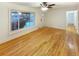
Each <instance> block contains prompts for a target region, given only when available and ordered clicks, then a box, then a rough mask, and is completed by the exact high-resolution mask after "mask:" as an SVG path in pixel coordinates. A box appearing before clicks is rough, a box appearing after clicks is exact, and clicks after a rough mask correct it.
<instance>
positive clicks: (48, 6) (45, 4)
mask: <svg viewBox="0 0 79 59" xmlns="http://www.w3.org/2000/svg"><path fill="white" fill-rule="evenodd" d="M40 5H41V7H46V8H52V6H55V4H48V2H42V3H41V4H40Z"/></svg>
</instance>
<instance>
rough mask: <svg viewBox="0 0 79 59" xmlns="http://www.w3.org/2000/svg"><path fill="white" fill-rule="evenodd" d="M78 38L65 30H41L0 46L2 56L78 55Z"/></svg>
mask: <svg viewBox="0 0 79 59" xmlns="http://www.w3.org/2000/svg"><path fill="white" fill-rule="evenodd" d="M78 45H79V36H78V35H77V34H73V33H71V32H66V31H65V30H60V29H55V28H47V27H46V28H41V29H39V30H36V31H34V32H31V33H29V34H26V35H24V36H21V37H19V38H16V39H14V40H11V41H8V42H6V43H3V44H1V45H0V55H1V56H2V55H3V56H69V55H79V46H78Z"/></svg>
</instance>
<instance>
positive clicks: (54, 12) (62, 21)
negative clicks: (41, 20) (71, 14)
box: [45, 7, 76, 29]
mask: <svg viewBox="0 0 79 59" xmlns="http://www.w3.org/2000/svg"><path fill="white" fill-rule="evenodd" d="M69 10H76V7H62V8H52V9H50V10H49V11H48V12H47V14H46V20H45V26H48V27H55V28H59V29H65V28H66V11H69Z"/></svg>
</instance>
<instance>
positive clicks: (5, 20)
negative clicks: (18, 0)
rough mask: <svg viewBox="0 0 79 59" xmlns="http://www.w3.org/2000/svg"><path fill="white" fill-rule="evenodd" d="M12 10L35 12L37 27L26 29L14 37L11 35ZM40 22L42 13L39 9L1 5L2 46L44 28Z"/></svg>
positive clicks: (0, 29)
mask: <svg viewBox="0 0 79 59" xmlns="http://www.w3.org/2000/svg"><path fill="white" fill-rule="evenodd" d="M11 9H16V10H20V11H26V12H35V15H36V16H35V17H36V19H35V22H36V25H35V27H32V28H28V29H24V30H23V31H21V32H19V33H14V34H12V35H9V10H11ZM40 20H41V12H40V10H39V8H32V7H27V6H23V5H17V4H13V3H0V44H1V43H3V42H6V41H8V40H11V39H14V38H16V37H19V36H21V35H24V34H26V33H29V32H31V31H34V30H36V29H38V28H39V27H41V26H42V25H40V23H41V21H40Z"/></svg>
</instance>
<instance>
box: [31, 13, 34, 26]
mask: <svg viewBox="0 0 79 59" xmlns="http://www.w3.org/2000/svg"><path fill="white" fill-rule="evenodd" d="M34 24H35V15H34V13H30V26H34Z"/></svg>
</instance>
